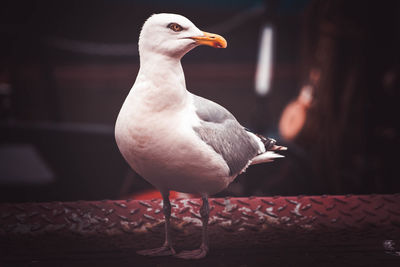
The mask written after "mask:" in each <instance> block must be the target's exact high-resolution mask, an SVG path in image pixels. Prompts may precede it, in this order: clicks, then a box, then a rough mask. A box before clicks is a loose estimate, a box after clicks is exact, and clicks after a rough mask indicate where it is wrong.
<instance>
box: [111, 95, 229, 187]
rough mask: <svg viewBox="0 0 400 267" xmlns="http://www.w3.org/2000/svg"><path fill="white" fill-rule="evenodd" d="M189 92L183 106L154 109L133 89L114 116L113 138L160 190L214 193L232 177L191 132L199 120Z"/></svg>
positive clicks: (125, 155)
mask: <svg viewBox="0 0 400 267" xmlns="http://www.w3.org/2000/svg"><path fill="white" fill-rule="evenodd" d="M187 95H188V99H187V101H185V102H184V104H183V106H182V107H181V108H176V109H174V108H172V109H167V110H163V111H162V112H153V111H151V109H149V107H148V106H147V104H146V102H145V101H142V99H140V98H139V97H135V93H134V91H131V93H130V94H129V96H128V98H127V99H126V101H125V103H124V105H123V107H122V109H121V111H120V114H119V116H118V119H117V123H116V127H115V135H116V141H117V144H118V148H119V149H120V151H121V153H122V155H123V156H124V158H125V159H126V161H127V162H128V163H129V164H130V166H131V167H132V168H133V169H134V170H135V171H136V172H138V173H139V174H140V175H141V176H142V177H143V178H145V179H146V180H147V181H149V182H150V183H151V184H153V185H154V186H155V187H157V188H158V189H159V190H176V191H180V192H187V193H208V194H213V193H216V192H219V191H220V190H222V189H224V188H225V187H227V186H228V184H229V182H230V181H231V180H232V177H229V168H228V166H227V164H226V162H225V161H224V160H223V158H222V157H221V156H220V155H219V154H217V153H216V152H215V151H214V150H213V149H212V148H211V147H210V146H208V145H207V144H205V143H204V142H203V141H202V140H201V139H200V138H199V137H198V136H197V135H196V133H195V132H194V131H193V126H195V125H198V124H199V119H198V117H197V115H196V114H195V111H194V107H193V106H192V105H191V103H192V99H191V96H190V95H189V94H187ZM139 100H141V101H139Z"/></svg>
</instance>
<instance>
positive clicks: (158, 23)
mask: <svg viewBox="0 0 400 267" xmlns="http://www.w3.org/2000/svg"><path fill="white" fill-rule="evenodd" d="M198 45H209V46H212V47H216V48H225V47H226V46H227V43H226V40H225V39H224V38H223V37H222V36H220V35H217V34H212V33H207V32H203V31H201V30H199V29H198V28H197V27H196V26H195V25H194V24H193V23H192V22H191V21H190V20H188V19H187V18H185V17H184V16H181V15H177V14H168V13H161V14H154V15H152V16H151V17H150V18H149V19H147V21H146V22H145V23H144V25H143V28H142V31H141V32H140V37H139V54H140V58H141V60H143V59H146V58H147V57H148V56H150V55H154V54H157V55H158V56H166V57H170V58H175V59H181V58H182V57H183V56H184V55H185V54H186V53H187V52H189V51H190V50H191V49H193V48H195V47H196V46H198Z"/></svg>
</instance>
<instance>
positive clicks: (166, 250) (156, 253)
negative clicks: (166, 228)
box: [136, 246, 176, 257]
mask: <svg viewBox="0 0 400 267" xmlns="http://www.w3.org/2000/svg"><path fill="white" fill-rule="evenodd" d="M136 253H137V254H139V255H142V256H150V257H161V256H170V255H175V254H176V252H175V250H174V249H173V248H172V247H170V246H162V247H159V248H152V249H144V250H138V251H136Z"/></svg>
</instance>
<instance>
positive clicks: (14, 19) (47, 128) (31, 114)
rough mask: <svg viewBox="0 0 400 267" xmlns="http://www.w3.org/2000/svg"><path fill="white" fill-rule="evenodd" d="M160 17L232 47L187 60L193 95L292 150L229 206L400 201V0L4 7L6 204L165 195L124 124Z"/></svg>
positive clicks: (117, 0)
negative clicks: (296, 198)
mask: <svg viewBox="0 0 400 267" xmlns="http://www.w3.org/2000/svg"><path fill="white" fill-rule="evenodd" d="M159 12H171V13H178V14H182V15H184V16H186V17H188V18H189V19H190V20H191V21H192V22H193V23H194V24H196V25H197V26H198V27H199V28H200V29H203V30H205V31H209V32H215V33H218V34H221V35H222V36H224V37H225V38H226V39H227V41H228V48H227V49H212V48H209V47H199V48H196V49H195V50H193V51H191V52H190V53H189V54H187V55H186V56H185V57H184V58H183V60H182V64H183V68H184V70H185V75H186V81H187V87H188V88H189V90H190V91H191V92H193V93H195V94H198V95H201V96H203V97H206V98H209V99H211V100H213V101H216V102H218V103H220V104H221V105H223V106H225V107H226V108H228V109H229V110H230V111H231V112H232V113H233V114H234V115H235V116H236V117H237V119H238V120H239V121H240V122H241V123H242V124H243V125H245V126H246V127H248V128H250V129H252V130H254V131H257V132H259V133H261V134H264V135H267V136H270V137H273V138H275V139H277V140H278V142H279V143H280V144H283V145H286V146H288V147H289V150H288V151H287V152H286V153H285V156H286V158H285V159H281V160H277V161H275V162H274V163H272V164H262V165H258V166H252V167H251V168H249V169H248V170H247V172H246V173H244V174H242V175H241V176H239V177H238V178H237V179H236V181H235V182H234V183H232V184H231V186H230V187H229V188H228V189H227V190H225V191H224V192H221V193H220V194H219V195H218V196H225V195H231V196H250V195H258V196H262V195H265V196H268V195H299V194H349V193H394V192H399V191H400V179H399V175H398V174H399V172H398V169H399V168H398V167H397V164H398V162H397V161H398V158H399V157H398V155H397V151H398V148H399V130H398V129H399V128H400V127H399V118H398V116H399V114H400V113H399V110H398V109H399V103H398V101H399V100H400V98H399V89H400V88H399V87H400V76H399V75H400V58H399V47H400V40H399V34H400V19H399V18H400V16H399V15H398V14H400V5H399V3H398V2H397V1H344V0H326V1H317V0H297V1H295V0H265V1H261V0H251V1H228V0H218V1H217V0H214V1H211V0H203V1H183V0H169V1H161V0H160V1H145V0H136V1H135V0H113V1H111V0H96V1H94V0H88V1H76V0H68V1H66V0H60V1H47V0H43V1H2V2H1V4H0V38H1V42H0V201H1V202H20V201H67V200H97V199H106V198H108V199H120V198H148V197H153V196H154V194H153V192H152V191H151V190H152V186H151V185H149V184H148V183H147V182H145V181H144V180H143V179H142V178H140V177H139V176H138V175H137V174H135V173H134V172H133V171H132V170H131V169H130V168H129V166H128V165H127V164H126V163H125V162H124V160H123V158H122V156H121V155H120V154H119V151H118V148H117V146H116V144H115V140H114V123H115V120H116V117H117V115H118V112H119V109H120V107H121V105H122V103H123V101H124V99H125V97H126V95H127V94H128V92H129V90H130V88H131V86H132V85H133V83H134V81H135V77H136V74H137V72H138V67H139V57H138V51H137V40H138V36H139V32H140V29H141V26H142V25H143V23H144V21H145V20H146V19H147V18H148V17H149V16H150V15H151V14H153V13H159Z"/></svg>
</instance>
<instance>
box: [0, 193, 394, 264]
mask: <svg viewBox="0 0 400 267" xmlns="http://www.w3.org/2000/svg"><path fill="white" fill-rule="evenodd" d="M171 204H172V206H173V209H172V216H171V217H172V227H173V238H174V243H175V244H176V247H177V248H178V249H183V248H186V249H187V248H191V247H196V246H198V243H199V242H200V227H201V221H200V219H199V217H200V215H199V208H200V200H199V199H175V200H172V201H171ZM210 208H211V213H210V221H209V225H210V227H209V229H210V241H211V253H210V256H209V257H207V258H206V259H205V261H207V259H210V260H212V259H214V260H217V259H220V257H217V254H218V253H221V252H222V251H223V252H224V253H225V254H224V255H230V256H229V259H228V261H227V262H229V260H232V259H235V257H236V256H237V255H236V254H237V251H241V252H242V253H243V252H244V251H248V253H250V255H253V256H252V260H254V258H257V257H261V259H263V257H262V256H265V251H269V253H272V252H273V251H276V250H278V251H279V252H277V253H278V255H281V253H282V252H281V251H280V249H283V250H284V251H288V249H289V250H290V249H292V250H293V248H297V251H302V252H304V253H306V252H307V253H311V254H312V251H314V252H315V251H325V252H324V253H325V254H326V253H328V252H327V251H332V250H333V251H336V252H337V251H342V252H343V251H347V250H346V249H344V248H346V247H347V248H351V247H352V246H353V250H357V249H359V250H360V249H361V250H365V251H366V252H365V254H369V255H370V256H371V255H375V256H374V257H378V259H379V260H384V261H386V263H391V261H392V260H393V261H397V260H398V259H400V258H398V257H397V254H396V253H397V250H396V246H397V244H398V242H399V241H400V195H399V194H396V195H346V196H297V197H279V196H278V197H250V198H212V199H210ZM163 224H164V219H163V214H162V201H161V200H160V199H153V200H148V201H147V200H143V201H140V200H139V201H138V200H131V201H130V200H126V201H125V200H122V201H113V200H105V201H96V202H86V201H78V202H50V203H21V204H1V205H0V240H1V244H0V249H1V252H0V253H1V254H0V256H1V258H2V259H3V260H5V261H6V262H8V263H10V262H14V261H24V260H26V261H32V259H39V261H43V260H46V259H47V261H49V259H51V260H53V261H54V260H56V261H57V259H58V260H60V259H59V258H57V257H58V256H60V255H61V254H62V255H64V256H63V257H65V258H64V259H67V260H68V259H71V257H72V258H74V257H75V256H76V253H78V251H83V252H84V255H92V256H93V255H98V252H99V251H102V252H103V253H102V255H104V252H105V251H106V252H107V251H108V252H110V251H116V250H117V251H118V253H119V254H120V253H124V252H126V254H124V255H125V256H124V257H123V258H124V259H136V260H137V259H139V260H140V261H141V260H143V261H146V260H147V258H142V257H141V256H138V255H135V254H134V251H135V250H138V249H144V248H151V247H156V246H160V245H161V244H162V242H163V235H164V227H163ZM385 242H386V243H385ZM388 242H389V243H388ZM38 243H40V246H38ZM335 249H336V250H335ZM249 250H250V252H249ZM359 250H358V251H359ZM231 251H233V252H235V251H236V252H235V253H236V254H235V255H233V254H231V253H230V252H231ZM351 251H352V249H350V252H351ZM371 251H372V252H371ZM128 252H129V253H128ZM336 252H335V253H336ZM60 253H61V254H60ZM71 253H72V254H71ZM93 253H94V254H93ZM213 253H214V254H213ZM252 253H253V254H252ZM254 253H256V254H254ZM296 253H297V252H296ZM335 253H334V255H336V254H335ZM354 253H356V252H354ZM357 253H359V252H357ZM357 253H356V254H357ZM106 254H107V253H106ZM328 254H329V253H328ZM56 255H58V256H56ZM65 255H69V256H65ZM71 255H75V256H71ZM107 255H109V256H110V255H112V253H111V254H107ZM213 255H214V256H213ZM274 255H275V254H274ZM296 255H297V254H296ZM399 255H400V253H399ZM270 256H271V255H270ZM54 257H55V258H54ZM96 257H97V256H96ZM96 257H95V259H97V258H96ZM110 257H111V256H110ZM130 257H133V258H130ZM271 257H272V259H274V257H273V255H272V256H271ZM315 257H316V258H318V257H317V256H315ZM364 258H366V259H368V256H365V255H364ZM241 259H243V257H241ZM51 260H50V262H51ZM119 260H121V259H120V257H119ZM127 261H129V260H127ZM159 261H162V259H159ZM236 261H237V259H236ZM269 261H271V259H269ZM368 261H369V262H370V261H371V259H369V260H368ZM250 262H251V260H250ZM152 263H154V261H152ZM214 263H215V262H214ZM122 265H123V264H122ZM122 265H121V266H122Z"/></svg>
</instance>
